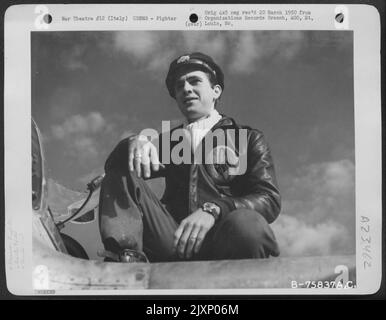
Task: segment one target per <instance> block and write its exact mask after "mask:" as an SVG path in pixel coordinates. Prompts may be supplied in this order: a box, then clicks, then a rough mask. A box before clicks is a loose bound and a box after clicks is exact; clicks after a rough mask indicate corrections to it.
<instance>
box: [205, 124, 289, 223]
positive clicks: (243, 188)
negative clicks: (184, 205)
mask: <svg viewBox="0 0 386 320" xmlns="http://www.w3.org/2000/svg"><path fill="white" fill-rule="evenodd" d="M246 156H247V170H246V172H245V174H243V175H240V176H237V177H236V178H235V179H234V182H233V183H232V186H231V188H232V195H234V196H232V197H221V198H218V199H214V200H213V201H212V202H214V203H216V204H217V205H218V206H220V208H221V213H222V214H227V213H228V212H230V211H232V210H235V209H240V208H246V209H251V210H254V211H256V212H258V213H260V214H261V215H262V216H263V217H264V218H265V219H266V220H267V222H268V223H272V222H273V221H274V220H275V219H276V218H277V216H278V215H279V213H280V208H281V198H280V193H279V189H278V186H277V181H276V176H275V170H274V165H273V160H272V156H271V152H270V149H269V147H268V144H267V142H266V141H265V139H264V136H263V134H262V133H261V132H260V131H257V130H251V134H250V137H249V139H248V148H247V155H246Z"/></svg>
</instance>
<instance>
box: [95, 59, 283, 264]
mask: <svg viewBox="0 0 386 320" xmlns="http://www.w3.org/2000/svg"><path fill="white" fill-rule="evenodd" d="M166 86H167V89H168V91H169V94H170V95H171V96H172V97H173V98H174V99H175V101H176V103H177V106H178V108H179V109H180V111H181V112H182V114H183V115H184V116H185V118H186V123H184V124H182V125H181V126H179V127H177V128H174V129H172V130H171V131H170V132H167V133H165V132H163V133H162V134H161V135H160V137H159V140H158V144H159V146H158V147H157V146H155V144H154V143H153V142H154V141H149V140H148V139H147V138H146V137H144V136H143V135H136V136H131V137H129V138H126V139H124V140H123V141H121V142H120V143H119V144H118V145H117V147H116V148H115V149H114V150H113V152H112V153H111V154H110V156H109V157H108V159H107V161H106V164H105V173H106V176H105V178H104V180H103V183H102V187H101V194H100V205H99V212H100V232H101V236H102V241H103V243H104V246H105V249H106V251H107V252H112V253H114V254H115V255H117V256H120V257H123V256H125V255H126V256H127V255H129V256H130V255H131V254H133V257H134V258H133V259H131V260H130V259H126V260H125V259H121V260H125V261H129V260H130V261H140V260H141V258H140V256H141V253H142V252H144V253H145V254H146V255H147V256H148V257H149V259H150V261H154V262H155V261H178V260H216V259H248V258H267V257H269V256H270V255H272V256H277V255H279V249H278V245H277V242H276V240H275V236H274V234H273V232H272V230H271V228H270V226H269V224H270V223H272V222H273V221H274V220H275V219H276V218H277V216H278V214H279V212H280V206H281V204H280V194H279V190H278V187H277V182H276V178H275V172H274V166H273V161H272V157H271V152H270V149H269V147H268V145H267V143H266V141H265V138H264V136H263V133H262V132H261V131H259V130H256V129H252V128H250V127H247V126H242V125H239V124H237V123H236V122H235V121H234V120H233V119H232V118H229V117H227V116H225V115H222V114H219V112H218V111H217V107H218V102H219V99H220V96H221V94H222V92H223V90H224V75H223V72H222V70H221V68H220V67H219V66H218V65H217V64H216V63H215V62H214V61H213V59H212V58H211V57H209V56H207V55H205V54H202V53H199V52H195V53H192V54H187V55H183V56H180V57H178V58H177V59H175V60H174V61H173V62H172V63H171V64H170V68H169V72H168V74H167V77H166ZM186 145H188V147H186ZM208 146H210V147H208ZM177 151H178V152H177ZM190 151H191V154H189V152H190ZM181 152H182V153H183V155H182V156H181ZM208 155H209V157H207V156H208ZM203 158H204V159H203ZM160 176H162V177H164V178H165V184H166V189H165V193H164V195H163V197H162V199H161V200H159V199H158V198H157V197H156V196H155V195H154V193H153V192H152V190H151V189H150V188H149V187H148V185H147V184H146V182H145V179H149V178H153V177H160ZM135 254H137V255H135ZM138 257H139V258H138Z"/></svg>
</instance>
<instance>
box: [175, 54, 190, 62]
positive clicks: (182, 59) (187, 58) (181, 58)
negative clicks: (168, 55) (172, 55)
mask: <svg viewBox="0 0 386 320" xmlns="http://www.w3.org/2000/svg"><path fill="white" fill-rule="evenodd" d="M189 59H190V57H189V56H181V57H179V58H178V60H177V63H182V62H186V61H189Z"/></svg>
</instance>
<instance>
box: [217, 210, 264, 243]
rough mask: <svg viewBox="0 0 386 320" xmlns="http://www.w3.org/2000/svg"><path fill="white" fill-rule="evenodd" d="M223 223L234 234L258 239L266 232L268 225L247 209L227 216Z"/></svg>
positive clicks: (254, 212) (262, 218)
mask: <svg viewBox="0 0 386 320" xmlns="http://www.w3.org/2000/svg"><path fill="white" fill-rule="evenodd" d="M224 218H225V221H224V223H225V224H226V225H227V226H228V228H229V229H231V230H232V232H233V233H235V234H240V235H250V236H253V237H254V238H259V237H261V236H263V235H264V233H266V232H267V229H269V225H268V223H267V221H266V220H265V219H264V217H263V216H262V215H260V214H259V213H258V212H256V211H253V210H248V209H237V210H234V211H231V212H229V213H228V214H227V216H226V217H224Z"/></svg>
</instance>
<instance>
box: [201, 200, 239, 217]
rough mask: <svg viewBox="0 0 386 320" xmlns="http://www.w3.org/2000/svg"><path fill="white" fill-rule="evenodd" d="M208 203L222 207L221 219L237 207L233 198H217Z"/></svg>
mask: <svg viewBox="0 0 386 320" xmlns="http://www.w3.org/2000/svg"><path fill="white" fill-rule="evenodd" d="M208 202H212V203H215V204H217V205H218V206H219V207H220V209H221V213H220V219H221V218H222V217H224V216H225V215H227V214H228V213H229V212H231V211H234V210H236V205H235V203H234V201H233V200H232V198H230V197H228V198H217V199H213V200H211V201H208Z"/></svg>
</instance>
